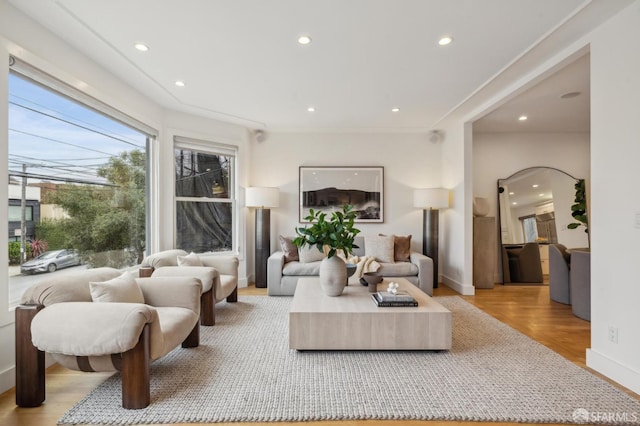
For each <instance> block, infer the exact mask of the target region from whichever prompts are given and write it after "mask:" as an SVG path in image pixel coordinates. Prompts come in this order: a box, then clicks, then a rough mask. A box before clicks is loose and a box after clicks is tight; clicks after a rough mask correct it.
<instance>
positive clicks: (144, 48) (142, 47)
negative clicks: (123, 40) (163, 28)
mask: <svg viewBox="0 0 640 426" xmlns="http://www.w3.org/2000/svg"><path fill="white" fill-rule="evenodd" d="M134 47H135V48H136V49H138V50H139V51H141V52H148V51H149V46H147V45H146V44H144V43H136V44H134Z"/></svg>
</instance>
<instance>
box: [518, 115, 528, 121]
mask: <svg viewBox="0 0 640 426" xmlns="http://www.w3.org/2000/svg"><path fill="white" fill-rule="evenodd" d="M527 118H529V117H527V116H526V115H521V116H520V117H518V120H519V121H527Z"/></svg>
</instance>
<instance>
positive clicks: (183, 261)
mask: <svg viewBox="0 0 640 426" xmlns="http://www.w3.org/2000/svg"><path fill="white" fill-rule="evenodd" d="M178 266H203V265H202V261H201V260H200V256H198V255H197V254H195V253H194V252H191V253H189V254H188V255H186V256H178Z"/></svg>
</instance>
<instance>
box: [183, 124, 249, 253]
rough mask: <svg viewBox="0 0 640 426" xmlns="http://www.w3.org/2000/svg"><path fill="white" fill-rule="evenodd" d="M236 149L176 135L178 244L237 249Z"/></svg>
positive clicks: (197, 248) (204, 248) (198, 250)
mask: <svg viewBox="0 0 640 426" xmlns="http://www.w3.org/2000/svg"><path fill="white" fill-rule="evenodd" d="M235 160H236V148H235V147H232V146H229V145H222V144H214V143H207V142H203V141H197V140H193V139H188V138H183V137H175V139H174V161H175V202H176V204H175V206H176V207H175V218H176V232H175V246H176V247H177V248H181V249H183V250H186V251H189V252H196V253H203V252H209V251H210V252H236V251H237V248H236V247H237V244H236V240H237V238H236V232H234V231H235V228H236V203H235V181H236V180H235Z"/></svg>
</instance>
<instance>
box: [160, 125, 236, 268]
mask: <svg viewBox="0 0 640 426" xmlns="http://www.w3.org/2000/svg"><path fill="white" fill-rule="evenodd" d="M180 148H182V149H188V150H191V151H197V152H200V153H202V154H208V155H224V156H227V157H231V158H232V163H231V172H230V173H229V176H230V178H231V182H230V184H229V192H230V196H229V197H228V198H203V197H181V196H177V195H176V189H175V185H176V179H175V176H176V164H175V152H176V150H177V149H180ZM171 154H172V161H173V170H172V172H173V179H172V184H173V246H174V247H177V241H178V214H177V210H178V209H177V203H178V202H199V203H200V202H206V203H224V204H231V220H232V223H231V228H232V229H231V250H227V251H218V252H212V254H214V255H221V256H224V255H230V254H232V255H239V242H240V239H239V236H240V234H239V231H240V226H239V223H240V220H239V218H240V216H239V214H240V213H239V207H238V195H237V194H238V191H239V186H238V147H237V146H235V145H229V144H225V143H220V142H215V141H207V140H202V139H195V138H190V137H186V136H179V135H174V137H173V146H172V149H171Z"/></svg>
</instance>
